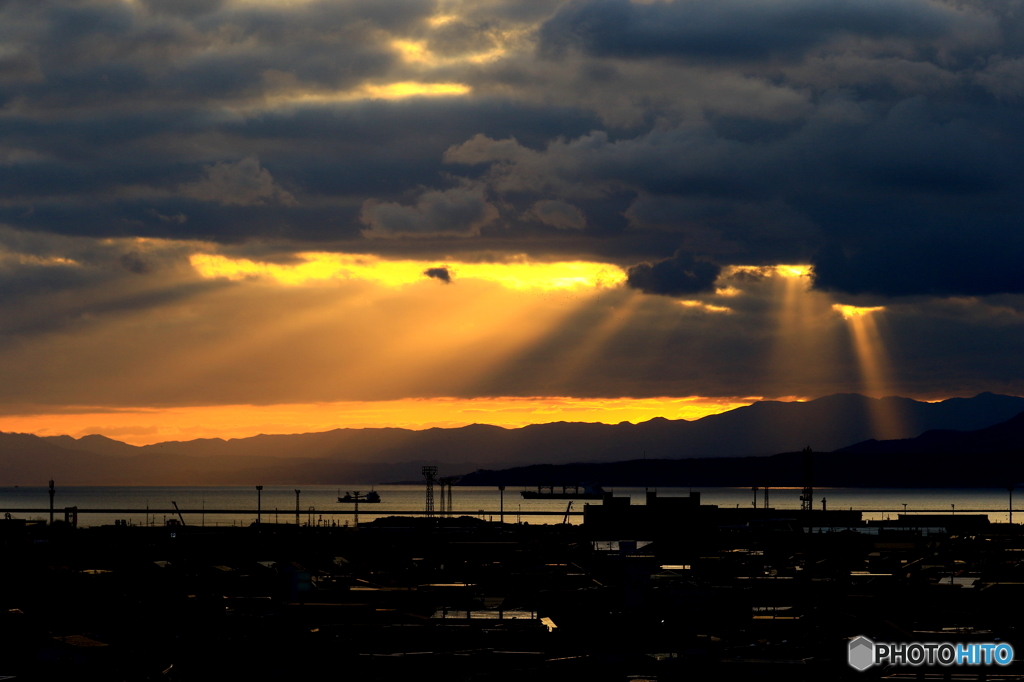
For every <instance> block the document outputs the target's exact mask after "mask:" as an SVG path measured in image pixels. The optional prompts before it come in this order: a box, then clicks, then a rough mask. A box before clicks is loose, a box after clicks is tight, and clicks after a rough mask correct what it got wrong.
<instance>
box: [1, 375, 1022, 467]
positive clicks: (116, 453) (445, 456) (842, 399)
mask: <svg viewBox="0 0 1024 682" xmlns="http://www.w3.org/2000/svg"><path fill="white" fill-rule="evenodd" d="M1020 412H1024V398H1020V397H1015V396H1005V395H995V394H992V393H982V394H979V395H977V396H975V397H973V398H953V399H950V400H945V401H942V402H939V403H925V402H919V401H915V400H911V399H909V398H896V397H892V398H882V399H873V398H866V397H864V396H861V395H856V394H838V395H832V396H827V397H824V398H819V399H816V400H811V401H808V402H802V403H798V402H790V403H784V402H776V401H761V402H757V403H754V404H752V405H749V406H747V407H741V408H738V409H735V410H730V411H729V412H724V413H722V414H717V415H711V416H708V417H704V418H702V419H697V420H694V421H687V420H669V419H661V418H658V419H652V420H650V421H647V422H643V423H641V424H630V423H627V422H623V423H620V424H592V423H570V422H556V423H551V424H538V425H531V426H526V427H523V428H519V429H505V428H501V427H497V426H488V425H482V424H474V425H471V426H465V427H462V428H455V429H427V430H424V431H411V430H408V429H397V428H388V429H335V430H333V431H326V432H322V433H304V434H294V435H260V436H254V437H251V438H239V439H231V440H222V439H199V440H192V441H182V442H177V441H174V442H166V443H157V444H155V445H148V446H144V447H136V446H132V445H128V444H126V443H122V442H120V441H116V440H112V439H110V438H106V437H104V436H98V435H96V436H85V437H82V438H78V439H75V438H71V437H70V436H54V437H47V438H36V437H35V436H27V435H24V434H0V485H3V484H15V483H18V484H26V485H27V484H29V482H33V481H37V482H38V481H43V482H45V480H47V478H48V477H49V476H55V477H61V478H62V479H64V480H63V482H64V483H65V484H76V483H78V484H100V483H119V484H136V485H158V484H198V483H210V484H227V483H252V482H262V483H267V484H274V483H287V484H291V483H325V484H333V483H357V482H358V483H376V482H384V481H389V480H412V479H418V478H419V467H420V466H421V465H423V464H426V463H429V464H436V465H438V466H440V467H441V468H442V472H445V473H464V472H468V471H473V470H475V469H481V468H492V469H493V468H505V467H513V466H523V465H531V464H540V463H546V464H567V463H571V462H614V461H623V460H630V459H635V458H642V457H643V456H645V455H646V457H647V458H648V459H651V460H654V459H680V458H714V457H749V456H766V455H771V454H774V453H778V452H787V451H796V450H801V449H803V448H804V447H805V446H808V445H809V446H811V447H812V448H814V450H816V451H829V450H835V449H836V448H840V447H843V446H847V445H849V444H850V443H859V442H862V441H868V440H871V439H878V438H885V437H890V436H897V437H899V438H913V437H915V436H918V435H919V434H921V433H923V432H926V431H928V430H932V429H940V428H941V429H957V430H974V429H980V428H985V427H988V426H992V425H994V424H998V423H1000V422H1003V421H1006V420H1007V419H1009V418H1010V417H1013V416H1014V415H1017V414H1018V413H1020ZM32 453H36V454H32Z"/></svg>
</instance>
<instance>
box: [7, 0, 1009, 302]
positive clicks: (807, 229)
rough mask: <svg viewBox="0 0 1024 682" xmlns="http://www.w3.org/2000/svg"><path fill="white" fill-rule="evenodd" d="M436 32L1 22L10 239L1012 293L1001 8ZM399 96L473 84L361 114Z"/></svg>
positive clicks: (139, 8)
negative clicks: (501, 257) (553, 260)
mask: <svg viewBox="0 0 1024 682" xmlns="http://www.w3.org/2000/svg"><path fill="white" fill-rule="evenodd" d="M438 11H439V10H438V8H437V7H436V6H435V4H434V3H431V2H426V1H419V0H387V1H379V0H373V1H371V0H358V1H347V2H309V3H287V4H285V3H282V4H280V5H274V4H270V3H240V2H231V1H228V0H223V1H221V0H183V1H182V2H165V1H164V0H145V1H144V2H140V3H121V2H98V1H97V2H89V1H81V2H59V1H54V2H28V1H9V2H5V3H3V4H0V219H2V220H3V221H5V222H6V223H8V224H10V225H13V226H15V227H17V228H19V229H22V230H34V231H40V232H59V233H65V234H70V235H92V236H97V237H110V236H113V237H130V236H143V237H150V238H151V237H162V238H168V239H204V240H211V241H216V242H221V243H231V244H240V243H245V242H246V241H252V240H263V241H266V242H270V241H272V242H273V243H274V244H275V246H274V248H276V249H278V250H279V251H281V252H282V253H288V252H289V251H294V250H298V249H301V248H306V246H308V245H309V244H310V243H318V244H321V245H323V247H324V248H336V249H343V250H353V251H376V252H380V253H392V254H401V253H406V254H410V253H424V252H426V253H430V254H431V257H434V252H436V254H437V257H438V258H443V257H445V256H446V255H447V254H453V253H462V252H479V251H483V250H487V249H493V250H495V251H501V252H506V253H529V254H532V255H536V256H540V257H544V256H546V255H549V254H550V253H552V250H557V252H558V253H566V254H572V255H573V256H574V257H599V258H601V259H604V260H613V261H616V262H618V263H620V264H622V265H625V266H629V265H634V264H636V263H638V262H649V263H656V262H658V261H660V260H663V259H666V258H668V259H669V260H668V261H665V262H674V261H673V260H672V258H670V257H671V256H672V254H673V253H676V252H677V251H679V250H680V249H681V250H682V251H681V252H683V253H688V254H692V255H693V256H694V257H695V258H696V259H697V260H696V261H695V262H696V263H707V262H715V263H720V264H722V265H728V264H767V263H778V262H812V263H813V264H814V265H815V267H816V285H817V286H818V287H820V288H822V289H828V290H832V291H836V292H840V293H844V292H845V293H847V294H872V295H882V296H885V295H892V296H899V295H919V294H925V295H943V296H954V295H958V294H965V295H966V294H969V295H984V294H988V293H996V292H1020V291H1024V281H1022V278H1021V277H1019V276H1018V275H1017V274H1016V272H1017V270H1018V269H1017V268H1016V267H1014V263H1016V262H1019V261H1020V260H1021V259H1024V238H1022V237H1020V236H1018V235H1019V234H1020V230H1019V224H1020V220H1021V210H1022V208H1024V207H1022V206H1021V200H1020V199H1019V198H1018V195H1019V194H1020V192H1019V191H1018V188H1019V187H1020V186H1021V183H1022V181H1024V171H1022V168H1024V158H1022V157H1024V154H1022V151H1021V150H1022V149H1024V148H1022V147H1021V145H1020V144H1019V140H1020V134H1021V130H1024V118H1022V115H1021V114H1022V111H1021V106H1022V103H1024V60H1022V55H1024V18H1022V17H1021V16H1020V15H1019V14H1018V13H1017V12H1016V10H1015V5H1014V4H1013V3H1011V2H957V3H953V2H939V1H929V0H888V1H882V0H862V1H853V0H780V1H779V2H755V1H753V0H725V1H724V2H716V3H713V2H704V1H694V0H687V1H680V2H643V3H640V2H637V3H630V2H626V1H625V0H592V1H589V2H568V3H565V2H558V1H557V0H534V1H531V2H522V1H517V2H512V1H505V0H494V1H488V0H480V1H479V2H475V3H462V4H460V5H459V8H458V10H457V14H455V15H451V16H445V17H436V16H435V17H434V19H435V20H434V21H427V19H428V18H429V17H431V16H433V15H435V14H436V13H437V12H438ZM446 11H447V10H446ZM452 11H453V12H455V10H452ZM401 45H405V46H406V48H408V49H412V48H409V46H414V47H415V46H418V47H415V49H417V50H422V51H425V52H423V54H421V55H420V56H419V57H416V56H415V54H416V53H415V52H413V53H411V54H413V58H406V57H403V54H404V53H403V52H402V50H401V49H399V48H400V46H401ZM492 52H493V54H492ZM424 54H425V55H427V56H423V55H424ZM407 56H408V55H407ZM390 83H462V84H465V85H466V87H469V88H472V91H471V92H470V93H468V94H466V95H462V96H455V97H436V98H434V97H409V98H406V99H400V100H395V101H386V100H383V99H372V98H369V99H368V98H367V97H364V96H361V95H358V92H361V91H360V90H359V88H363V87H369V86H384V85H387V84H390ZM338 93H342V94H345V93H348V94H345V96H344V97H339V98H338V99H337V100H332V99H331V97H332V96H333V95H336V94H338ZM352 93H357V94H352ZM307 96H308V99H303V98H304V97H307ZM318 97H321V98H326V99H324V100H322V101H321V100H318V99H317V98H318ZM410 237H415V239H411V238H410ZM431 244H434V245H433V246H431ZM431 249H433V251H430V250H431ZM129 260H130V259H129ZM644 267H647V266H642V267H640V270H643V268H644ZM651 267H652V268H653V267H657V266H651ZM666 267H667V266H666ZM135 269H136V270H137V269H138V267H136V268H135ZM122 270H123V271H124V272H126V273H130V272H133V269H132V267H128V269H127V270H125V269H124V268H122ZM701 281H703V280H701ZM659 288H660V287H659V286H655V285H651V286H649V287H647V289H650V290H652V291H654V290H658V289H659Z"/></svg>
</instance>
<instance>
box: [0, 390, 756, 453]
mask: <svg viewBox="0 0 1024 682" xmlns="http://www.w3.org/2000/svg"><path fill="white" fill-rule="evenodd" d="M757 400H760V397H757V396H746V397H731V398H706V397H701V396H691V397H686V398H565V397H544V398H531V397H528V398H523V397H502V398H406V399H402V400H388V401H375V402H372V401H346V402H332V403H306V404H288V405H212V406H203V407H170V408H124V409H116V408H109V409H103V408H88V407H85V408H81V410H82V411H80V412H67V413H61V414H31V415H12V416H3V417H0V431H5V432H9V433H11V432H13V433H33V434H35V435H37V436H56V435H65V434H66V435H71V436H74V437H76V438H79V437H81V436H85V435H89V434H102V435H104V436H107V437H109V438H113V439H115V440H120V441H123V442H126V443H131V444H132V445H148V444H151V443H159V442H164V441H170V440H192V439H195V438H225V439H227V438H246V437H249V436H255V435H258V434H261V433H311V432H318V431H329V430H331V429H337V428H386V427H396V428H406V429H413V430H422V429H429V428H435V427H437V428H457V427H460V426H467V425H469V424H492V425H495V426H501V427H505V428H519V427H522V426H527V425H529V424H546V423H550V422H558V421H573V422H598V423H605V424H617V423H619V422H623V421H628V422H632V423H639V422H643V421H647V420H649V419H653V418H655V417H664V418H666V419H687V420H693V419H699V418H701V417H706V416H708V415H712V414H719V413H721V412H726V411H728V410H732V409H735V408H737V407H743V406H745V405H749V404H751V403H753V402H755V401H757Z"/></svg>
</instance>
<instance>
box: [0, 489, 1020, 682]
mask: <svg viewBox="0 0 1024 682" xmlns="http://www.w3.org/2000/svg"><path fill="white" fill-rule="evenodd" d="M630 509H632V510H633V511H632V512H630V513H627V512H626V511H625V509H619V510H618V511H616V510H615V509H614V508H613V507H605V509H604V511H602V512H600V514H599V515H593V514H588V517H587V522H586V523H585V525H583V526H562V525H549V526H541V525H512V524H505V525H501V524H492V523H486V522H483V521H480V520H477V519H472V518H459V519H426V518H423V519H413V518H391V519H382V520H380V521H378V522H375V523H373V524H368V525H366V526H363V527H361V528H359V529H358V530H356V529H351V528H316V527H312V528H310V527H301V528H300V527H296V526H293V525H287V526H286V525H272V524H263V525H262V527H255V526H254V527H250V528H218V529H210V528H200V527H190V526H185V527H182V526H176V527H175V526H169V527H164V528H145V527H130V526H106V527H98V528H86V529H76V528H72V527H70V526H68V525H64V524H60V523H57V524H55V525H54V526H52V527H47V526H46V525H44V524H32V523H25V522H24V521H19V520H17V519H14V520H7V521H0V541H2V548H3V554H2V568H0V571H2V574H0V586H2V587H0V590H2V591H0V642H2V647H0V676H2V675H13V676H16V679H18V680H51V679H53V680H56V679H60V680H71V679H103V680H182V681H184V680H246V679H260V680H278V679H280V680H310V681H312V680H314V679H316V678H315V677H313V676H322V675H331V676H332V678H333V677H338V676H343V677H345V678H346V679H354V680H411V679H416V678H424V679H427V678H430V679H445V680H515V681H517V682H522V681H529V682H541V681H545V680H577V679H578V680H620V681H625V680H627V679H633V680H637V679H649V680H655V679H656V680H676V679H695V680H704V679H707V680H714V679H722V680H732V679H755V678H756V677H758V676H760V677H765V676H768V677H769V678H770V679H785V680H826V679H828V680H833V679H851V680H860V679H879V678H882V677H885V678H890V679H899V678H903V679H921V678H920V677H918V675H922V676H924V677H925V678H926V679H942V678H943V675H944V674H945V675H948V674H952V676H953V677H952V679H972V678H973V679H982V678H981V677H980V676H979V675H980V674H981V673H987V674H988V679H989V680H996V679H1020V678H1019V677H1018V675H1019V673H1020V672H1021V668H1020V666H1019V665H1018V663H1016V662H1015V663H1014V664H1012V665H1011V666H1009V667H1006V668H1003V667H998V668H997V667H994V666H993V667H990V668H978V667H974V668H971V667H966V668H965V667H954V668H941V667H939V666H934V667H932V668H929V667H922V668H907V667H902V668H885V667H881V666H879V667H874V668H871V669H869V670H868V671H866V672H863V673H862V672H857V671H855V670H853V669H852V668H850V666H849V665H848V664H847V646H848V643H849V640H850V639H851V638H853V637H855V636H857V635H866V636H868V637H870V638H872V639H875V640H876V641H890V642H911V641H922V642H928V641H931V642H934V641H940V642H941V641H950V642H963V643H970V642H992V641H995V640H996V639H997V638H998V639H999V640H1000V641H1005V642H1009V643H1010V644H1012V645H1014V647H1015V648H1016V649H1017V657H1018V658H1020V657H1021V656H1022V655H1024V637H1022V636H1021V627H1020V625H1021V616H1020V614H1021V609H1022V605H1024V601H1022V598H1024V563H1022V560H1024V536H1022V535H1021V534H1020V533H1019V532H1018V531H1019V526H1008V525H989V524H987V523H977V521H978V518H977V517H974V519H973V521H972V520H971V518H970V517H965V516H959V517H958V519H955V520H952V519H945V520H943V519H933V520H931V521H929V524H930V528H917V527H907V524H905V523H904V524H897V525H899V526H900V527H889V528H880V529H878V530H879V533H878V534H876V535H867V534H862V533H858V532H855V531H851V530H839V528H840V527H842V526H844V525H850V523H847V522H848V521H849V517H850V515H849V514H848V513H847V514H846V515H845V516H843V517H840V516H834V517H832V518H831V519H829V518H827V517H826V516H823V515H821V514H815V518H813V519H812V520H811V522H810V523H809V524H805V523H803V521H805V520H808V519H810V518H811V517H802V519H801V518H800V517H799V516H798V514H799V513H795V512H789V513H788V516H780V515H781V514H782V512H775V511H774V510H756V511H755V510H721V513H718V512H714V510H713V509H712V508H707V507H695V506H693V505H690V506H688V507H685V508H684V506H679V507H678V508H676V509H674V510H673V509H672V508H669V507H665V508H664V509H662V510H661V511H660V512H659V513H658V515H657V520H654V517H651V516H646V515H645V513H643V512H642V511H641V512H637V511H636V510H638V509H641V508H638V507H632V508H630ZM701 510H704V511H701ZM647 511H648V512H650V513H653V512H655V511H657V509H656V507H655V506H651V508H650V510H647ZM713 512H714V513H713ZM726 512H728V513H727V514H726ZM835 524H838V525H835ZM807 525H811V526H814V527H817V528H820V529H822V531H823V532H806V527H805V526H807ZM852 525H855V526H859V524H858V523H857V522H855V521H854V522H852ZM832 528H834V529H835V530H834V531H832V532H829V531H830V529H832ZM648 543H649V544H648ZM946 679H949V678H948V677H947V678H946Z"/></svg>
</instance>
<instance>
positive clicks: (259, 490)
mask: <svg viewBox="0 0 1024 682" xmlns="http://www.w3.org/2000/svg"><path fill="white" fill-rule="evenodd" d="M262 517H263V486H261V485H258V486H256V525H257V526H258V525H260V524H261V523H262Z"/></svg>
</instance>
